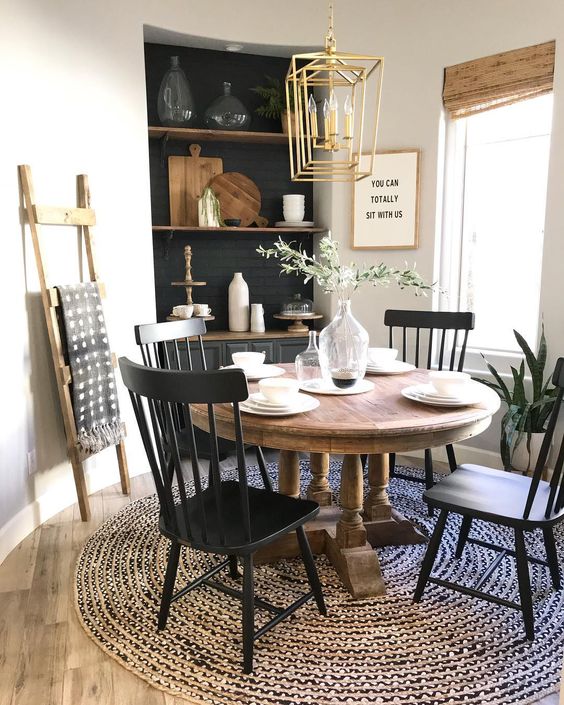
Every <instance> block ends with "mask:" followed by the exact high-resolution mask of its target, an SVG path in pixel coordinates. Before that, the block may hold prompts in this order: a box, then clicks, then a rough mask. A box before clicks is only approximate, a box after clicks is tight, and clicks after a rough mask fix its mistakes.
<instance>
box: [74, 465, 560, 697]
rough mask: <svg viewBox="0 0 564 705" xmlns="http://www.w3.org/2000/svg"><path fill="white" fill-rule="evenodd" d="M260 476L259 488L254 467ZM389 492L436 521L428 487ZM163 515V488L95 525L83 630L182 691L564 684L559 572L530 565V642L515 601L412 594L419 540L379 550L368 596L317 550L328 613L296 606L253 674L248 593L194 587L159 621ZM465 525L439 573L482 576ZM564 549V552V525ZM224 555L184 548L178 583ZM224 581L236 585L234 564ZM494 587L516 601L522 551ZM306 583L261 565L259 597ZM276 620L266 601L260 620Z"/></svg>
mask: <svg viewBox="0 0 564 705" xmlns="http://www.w3.org/2000/svg"><path fill="white" fill-rule="evenodd" d="M403 470H404V471H405V470H406V469H405V468H404V469H403ZM407 470H409V469H407ZM271 471H272V473H273V474H274V473H275V467H274V466H272V467H271ZM250 477H251V479H252V482H253V484H256V485H257V486H260V479H259V476H258V473H257V472H256V470H253V469H251V470H250ZM302 481H303V483H304V486H305V485H306V484H307V483H308V481H309V471H308V467H307V464H305V465H304V467H303V472H302ZM330 482H331V484H332V486H333V487H335V488H338V482H339V465H338V464H337V463H331V470H330ZM390 494H391V496H392V501H393V504H394V506H396V507H397V508H398V509H400V510H401V511H402V512H403V513H404V514H405V515H406V516H407V517H409V518H410V519H412V520H414V521H415V522H416V523H417V524H418V525H419V527H420V528H421V530H422V531H424V532H425V533H427V534H428V533H429V532H430V531H431V530H432V526H433V522H434V519H432V518H430V517H428V516H427V511H426V507H425V505H424V504H423V502H422V501H421V485H419V484H415V483H412V482H406V481H404V480H398V479H393V480H392V482H391V486H390ZM157 517H158V504H157V500H156V497H155V496H151V497H146V498H144V499H141V500H138V501H136V502H133V503H131V504H129V505H128V506H127V507H125V508H124V509H122V510H121V511H120V512H119V513H118V514H116V515H115V516H114V517H112V518H111V519H109V520H108V521H107V522H106V523H105V524H104V525H103V526H102V527H101V528H100V529H99V530H98V531H96V533H94V534H93V535H92V536H91V538H90V539H89V540H88V541H87V543H86V545H85V546H84V548H83V550H82V553H81V555H80V557H79V560H78V564H77V572H76V604H77V609H78V613H79V617H80V620H81V622H82V625H83V627H84V629H85V630H86V631H87V633H88V634H89V636H90V637H91V638H92V639H93V640H94V641H95V642H96V643H97V644H98V645H99V646H100V647H101V648H102V649H104V651H106V652H107V653H108V654H109V655H110V656H112V657H113V658H114V659H116V660H117V661H118V662H119V663H120V664H122V665H123V666H124V667H125V668H128V669H129V670H130V671H132V672H133V673H135V674H136V675H138V676H139V677H140V678H143V679H145V680H146V681H148V682H149V683H150V684H151V685H153V686H155V687H156V688H160V689H162V690H164V691H166V692H168V693H170V694H173V695H175V696H177V697H178V696H180V697H184V698H185V699H186V700H188V701H190V702H192V703H198V704H201V703H206V704H213V705H293V704H294V703H295V704H302V703H312V704H314V703H315V704H316V705H337V703H344V704H346V705H361V704H362V705H365V704H368V703H378V704H380V703H381V704H382V705H383V704H386V705H387V704H392V703H393V704H394V705H399V704H401V705H403V704H408V703H409V704H410V705H422V704H424V703H425V704H427V703H429V704H431V703H436V704H439V703H441V704H443V703H445V704H446V703H449V704H458V703H472V704H473V705H485V704H486V703H489V704H491V705H510V704H512V703H520V704H521V705H525V704H526V703H533V702H535V701H536V700H537V699H538V698H540V697H542V696H544V695H547V694H549V693H550V692H553V691H554V690H556V689H557V687H558V681H559V676H560V669H561V664H562V655H563V652H564V629H563V628H562V627H563V621H564V620H563V611H562V602H563V591H559V592H555V591H553V590H552V587H551V585H550V579H549V575H548V570H547V569H546V568H545V567H543V566H539V565H531V581H532V585H533V590H534V600H535V622H536V629H537V637H536V640H535V641H534V642H533V643H529V642H527V641H526V640H525V638H524V631H523V625H522V618H521V613H520V612H517V611H515V610H511V609H507V608H505V607H501V606H498V605H494V604H492V603H489V602H485V601H482V600H476V599H473V598H469V597H466V596H464V595H460V594H458V593H455V592H452V591H449V590H445V589H443V588H441V587H438V586H435V585H430V586H428V587H427V589H426V591H425V594H424V596H423V600H422V602H421V603H420V604H418V605H414V604H412V600H411V598H412V594H413V590H414V587H415V583H416V580H417V575H418V573H419V567H420V563H421V560H422V556H423V552H424V549H425V547H424V546H421V545H419V546H392V547H387V548H384V549H378V556H379V558H380V562H381V566H382V573H383V575H384V578H385V580H386V586H387V593H386V595H384V596H381V597H377V598H372V599H367V600H354V599H352V598H351V597H350V595H349V594H348V593H347V592H346V590H344V588H343V587H342V586H341V584H340V582H339V579H338V578H337V576H336V574H335V572H334V570H333V568H332V566H331V565H330V563H329V562H328V561H327V560H326V559H325V558H324V557H319V558H318V559H317V566H318V570H319V572H320V577H321V581H322V583H323V586H324V592H325V599H326V602H327V606H328V610H329V616H328V617H322V616H320V615H319V613H318V612H317V610H316V608H315V605H314V603H311V602H310V603H308V604H307V605H306V606H305V607H302V608H301V609H299V610H298V611H297V612H296V613H295V614H294V615H293V616H292V617H290V618H289V619H286V620H285V621H283V622H282V623H281V624H279V625H278V626H277V627H275V628H274V629H272V630H271V631H270V632H268V633H267V634H266V635H265V636H264V637H262V638H261V639H259V640H258V641H257V642H256V646H255V657H256V666H255V671H254V673H253V674H252V675H250V676H245V675H244V674H243V673H242V669H241V661H242V655H241V603H240V602H239V600H236V599H232V598H230V597H227V596H225V595H223V594H222V593H219V592H217V591H215V590H213V589H211V588H207V587H206V588H199V589H196V590H194V591H193V592H191V593H190V594H189V595H187V596H186V597H184V598H182V599H181V600H179V601H178V602H176V603H174V604H173V605H172V607H171V612H170V617H169V621H168V626H167V628H166V630H165V631H163V632H158V631H157V629H156V616H157V611H158V607H159V601H160V595H161V589H162V585H163V580H164V572H165V566H166V558H167V550H168V545H167V544H168V542H167V541H166V540H165V539H162V538H161V537H160V535H159V533H158V530H157ZM476 524H477V525H476V527H475V528H473V533H472V535H473V536H475V537H477V536H479V537H480V538H482V539H485V540H490V541H491V540H494V541H495V542H497V543H502V544H503V543H505V545H510V543H509V542H510V540H511V536H510V535H509V534H508V533H507V532H505V531H504V530H496V529H493V528H491V527H489V526H488V525H486V524H482V523H476ZM458 526H459V522H458V520H457V519H456V518H455V517H454V518H451V519H449V523H448V525H447V530H446V533H445V537H444V539H443V543H442V547H441V550H440V552H439V556H438V559H437V562H436V567H435V574H439V575H440V576H441V577H443V578H448V579H455V580H462V581H465V582H466V583H467V584H470V585H471V584H472V582H473V581H475V580H476V577H477V576H478V575H480V574H481V572H482V571H483V570H484V569H485V567H486V565H487V564H488V563H489V562H490V560H491V557H492V555H491V554H492V552H491V551H487V550H484V549H481V548H479V547H477V546H476V545H474V544H469V545H468V546H467V547H466V549H465V551H464V555H463V558H462V559H460V560H456V559H454V558H453V555H454V549H455V545H456V539H457V530H458ZM539 534H540V532H539ZM540 538H541V537H540V535H539V536H536V535H535V534H533V535H532V536H531V537H530V539H529V542H528V548H529V551H530V553H531V554H532V555H536V556H538V557H544V552H543V547H542V543H541V540H540ZM557 546H558V550H559V552H560V556H564V534H563V533H562V532H557ZM214 560H215V559H214V558H213V557H209V556H207V555H203V554H201V553H198V552H196V551H192V550H186V552H185V553H184V552H183V557H182V563H181V566H180V568H179V575H178V578H177V583H176V589H180V587H182V586H183V585H184V584H186V582H188V581H189V580H191V579H192V578H193V577H195V576H197V575H198V574H199V573H201V572H203V571H204V570H206V569H207V568H208V567H209V566H210V565H211V561H214ZM222 579H223V581H224V582H226V583H228V584H229V582H230V579H229V577H228V575H227V574H225V576H224V577H223V578H222ZM484 587H485V588H486V589H488V590H489V591H491V592H494V593H496V594H498V595H499V596H502V597H505V598H506V599H510V600H518V593H517V578H516V574H515V567H514V563H513V561H512V560H511V559H508V558H506V559H504V560H503V561H502V565H501V567H500V568H499V569H498V571H497V572H496V573H495V574H494V577H493V578H492V579H490V581H489V584H487V585H485V586H484ZM305 589H306V578H305V573H304V570H303V565H302V563H301V561H300V560H284V561H280V562H278V563H275V564H272V565H264V566H260V567H258V568H257V569H256V594H257V595H259V596H261V597H266V598H267V599H268V600H270V601H272V602H273V603H274V604H276V605H281V606H282V605H285V604H289V603H290V602H291V601H293V600H294V599H296V598H297V597H298V596H299V594H301V593H302V592H304V591H305ZM266 620H267V616H266V615H265V614H264V613H263V612H262V611H261V610H257V628H258V626H260V625H261V624H262V623H264V622H265V621H266Z"/></svg>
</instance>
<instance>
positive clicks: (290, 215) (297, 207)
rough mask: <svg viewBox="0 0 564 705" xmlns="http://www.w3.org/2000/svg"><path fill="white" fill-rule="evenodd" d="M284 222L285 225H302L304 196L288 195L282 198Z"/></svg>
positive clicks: (297, 194)
mask: <svg viewBox="0 0 564 705" xmlns="http://www.w3.org/2000/svg"><path fill="white" fill-rule="evenodd" d="M282 203H283V213H284V220H285V221H286V222H287V223H302V222H303V219H304V215H305V196H303V195H302V194H299V193H288V194H285V195H284V196H282Z"/></svg>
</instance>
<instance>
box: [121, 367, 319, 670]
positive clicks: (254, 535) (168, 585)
mask: <svg viewBox="0 0 564 705" xmlns="http://www.w3.org/2000/svg"><path fill="white" fill-rule="evenodd" d="M119 365H120V370H121V374H122V378H123V382H124V384H125V386H126V387H127V388H128V390H129V393H130V397H131V401H132V404H133V409H134V411H135V416H136V418H137V422H138V424H139V430H140V432H141V437H142V439H143V444H144V447H145V451H146V453H147V458H148V460H149V464H150V467H151V471H152V473H153V478H154V481H155V486H156V489H157V494H158V497H159V503H160V520H159V528H160V531H161V533H162V534H163V535H164V536H166V537H167V538H168V539H169V540H170V551H169V558H168V565H167V570H166V575H165V580H164V588H163V594H162V599H161V606H160V612H159V618H158V628H159V629H161V630H162V629H164V628H165V627H166V622H167V619H168V614H169V610H170V605H171V603H172V602H174V601H176V600H178V599H179V598H180V597H182V596H184V595H186V594H187V593H188V592H190V591H191V590H193V589H195V588H197V587H199V586H201V585H206V586H208V587H212V588H216V589H218V590H220V591H222V592H223V593H225V594H227V595H231V596H234V597H238V598H241V599H242V601H243V665H244V671H245V673H251V672H252V670H253V644H254V640H255V639H257V638H259V637H260V636H262V635H263V634H265V633H266V632H267V631H268V630H269V629H271V628H272V627H274V626H275V625H276V624H278V623H279V622H280V621H281V620H282V619H284V618H285V617H287V616H288V615H290V614H292V613H293V612H294V611H295V610H297V609H298V608H299V607H300V606H301V605H303V604H304V603H306V602H307V601H308V600H310V599H311V598H314V599H315V601H316V603H317V607H318V609H319V611H320V612H321V614H324V615H325V614H326V613H327V612H326V608H325V603H324V600H323V593H322V589H321V584H320V582H319V578H318V575H317V570H316V568H315V563H314V560H313V556H312V554H311V549H310V546H309V542H308V539H307V536H306V533H305V531H304V528H303V525H304V524H305V523H306V522H307V521H309V520H311V519H313V517H315V516H316V514H317V513H318V512H319V505H318V504H317V502H313V501H309V500H302V499H294V498H292V497H287V496H285V495H281V494H278V493H277V492H273V491H271V490H268V489H261V488H255V487H252V486H249V485H248V484H247V468H246V465H245V454H244V448H243V434H242V428H241V416H240V412H239V402H241V401H243V400H244V399H247V397H248V388H247V380H246V378H245V375H244V373H243V371H242V370H237V369H233V370H213V371H208V372H186V371H183V370H161V369H154V368H151V367H144V366H142V365H137V364H135V363H133V362H131V361H130V360H127V359H126V358H124V357H122V358H120V360H119ZM228 403H232V404H233V414H234V418H235V432H236V448H237V476H238V480H236V481H235V480H223V479H222V477H221V475H220V472H219V458H218V453H217V435H216V431H215V429H216V421H215V412H214V405H215V404H228ZM192 404H205V405H207V410H208V420H209V427H210V450H211V472H210V478H209V482H208V483H207V486H204V484H205V480H204V479H202V478H201V477H200V474H199V466H198V454H197V449H196V443H195V439H194V433H193V430H194V427H193V425H192V421H191V405H192ZM178 405H181V406H182V407H183V408H184V409H185V410H186V419H187V421H188V439H189V443H190V457H191V461H192V474H193V487H194V492H193V494H191V493H188V492H187V488H186V484H185V482H186V479H185V477H184V475H183V466H182V464H181V461H180V456H179V449H178V444H177V440H176V429H175V424H174V414H175V409H176V407H177V406H178ZM174 478H176V486H175V485H174ZM290 531H295V532H296V534H297V539H298V542H299V545H300V549H301V553H302V558H303V562H304V565H305V569H306V573H307V577H308V580H309V584H310V588H311V590H310V591H309V592H308V593H306V594H304V595H302V596H301V597H300V598H299V599H298V600H296V601H295V602H293V603H292V604H291V605H290V606H289V607H286V608H284V609H283V608H280V607H276V606H274V605H271V604H270V603H268V602H265V601H264V600H261V599H259V598H258V597H257V598H256V597H255V596H254V580H253V554H254V552H255V551H257V550H258V549H259V548H262V547H263V546H266V545H268V544H270V543H272V542H273V541H276V540H277V539H279V538H280V537H282V536H284V535H285V534H287V533H289V532H290ZM183 545H184V546H191V547H192V548H194V549H197V550H199V551H205V552H207V553H213V554H219V555H222V556H227V558H225V560H222V561H220V562H219V563H217V564H216V565H215V566H214V567H213V568H212V569H211V570H209V571H207V572H206V573H205V574H204V575H201V576H199V577H198V578H196V579H195V580H193V581H192V582H191V583H189V584H188V585H186V586H185V587H184V588H182V589H181V590H180V591H179V592H177V593H176V594H174V584H175V579H176V572H177V568H178V560H179V555H180V548H181V546H183ZM238 557H240V558H242V562H243V566H244V570H243V590H242V591H240V590H237V589H234V588H233V587H230V586H228V585H223V584H222V583H220V582H217V581H216V580H214V579H213V578H214V576H215V575H216V574H217V573H219V572H220V571H221V570H223V569H224V568H229V570H230V573H231V576H232V577H233V578H235V577H238V576H239V573H238V569H237V558H238ZM255 606H256V607H258V608H261V609H264V610H267V611H269V612H270V613H272V614H273V615H274V616H273V617H272V619H270V621H269V622H267V623H266V624H265V625H264V626H262V627H261V628H260V629H258V630H257V631H256V632H255V628H254V609H255Z"/></svg>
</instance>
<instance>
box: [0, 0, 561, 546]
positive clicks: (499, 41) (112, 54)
mask: <svg viewBox="0 0 564 705" xmlns="http://www.w3.org/2000/svg"><path fill="white" fill-rule="evenodd" d="M348 9H349V8H348V3H345V2H344V0H340V2H338V4H337V8H336V29H337V41H338V45H339V47H340V48H342V49H343V50H347V49H348V50H351V49H355V50H356V49H358V50H363V51H367V52H374V53H378V54H383V55H384V56H385V57H386V75H385V78H384V93H383V100H382V121H381V131H380V143H379V146H380V148H381V149H392V148H398V147H408V146H417V147H420V148H421V149H422V155H423V156H422V173H421V177H422V179H421V181H422V193H421V228H420V232H421V247H420V249H419V250H418V251H417V252H414V253H413V254H414V257H416V259H417V264H418V267H419V269H420V270H421V272H422V274H423V275H425V276H426V277H427V278H429V279H431V278H433V276H434V262H435V254H436V252H435V240H436V229H437V228H436V223H437V219H436V212H435V211H436V208H435V203H436V195H437V194H436V182H437V169H438V165H437V154H438V147H439V121H440V113H441V97H440V96H441V86H442V75H443V68H444V66H447V65H449V64H453V63H457V62H460V61H464V60H466V59H471V58H474V57H477V56H482V55H486V54H491V53H494V52H497V51H503V50H506V49H512V48H515V47H519V46H526V45H529V44H534V43H537V42H542V41H546V40H548V39H553V38H556V40H557V66H556V76H555V93H556V100H555V119H554V138H553V146H552V160H551V174H550V181H549V184H550V186H549V194H548V212H547V229H546V245H545V262H546V265H545V275H546V276H545V284H544V288H543V293H542V308H543V311H544V315H545V321H546V327H547V334H548V336H549V340H550V343H551V347H552V351H553V352H555V351H557V350H564V330H563V328H562V323H561V320H560V317H559V313H558V298H559V292H558V284H559V277H558V269H557V268H558V265H559V262H560V259H561V258H560V256H559V255H561V246H560V225H561V224H562V223H564V212H563V210H564V199H562V197H561V195H560V193H559V189H560V188H561V184H562V183H564V178H563V177H564V148H563V144H562V141H563V139H564V130H563V124H564V90H563V85H562V84H563V81H564V71H563V70H562V62H563V61H564V59H563V58H562V54H561V53H560V52H559V46H560V43H561V42H562V41H564V21H563V20H564V7H563V6H562V5H561V3H559V2H558V1H557V0H538V1H537V2H536V3H535V4H534V5H533V4H531V3H530V2H528V1H527V0H475V1H474V2H466V3H460V2H457V3H453V2H452V0H420V1H419V2H417V3H415V2H413V1H412V0H410V1H408V0H379V1H378V2H374V1H373V0H358V1H357V2H356V3H355V5H354V11H351V12H349V11H348ZM1 13H2V16H1V20H2V21H1V22H0V85H1V86H2V89H3V98H4V100H3V109H2V111H1V117H0V128H1V129H0V135H1V137H0V139H1V140H2V143H1V152H0V153H1V155H2V158H1V159H0V218H1V230H2V258H1V260H0V288H1V295H2V310H3V324H4V327H3V330H4V331H5V335H4V339H3V341H2V342H3V344H2V345H1V346H0V365H1V368H0V369H2V386H1V387H0V389H1V390H2V392H3V394H2V397H1V400H0V404H1V406H0V408H1V410H2V413H1V426H0V428H1V431H0V483H1V484H0V487H1V488H2V490H1V492H0V560H2V558H3V557H4V555H5V554H6V553H7V551H8V550H9V549H10V548H11V547H12V546H13V545H15V543H17V541H18V540H20V539H21V538H22V537H23V535H25V533H27V531H29V530H30V529H31V528H32V527H33V525H34V524H35V523H36V522H38V521H41V520H44V519H45V518H46V517H47V516H48V515H49V514H52V513H54V512H55V511H58V510H59V509H60V508H62V507H63V506H65V505H66V504H68V503H70V502H72V501H74V491H73V484H72V479H71V474H70V469H69V466H68V463H67V462H66V459H65V450H64V441H63V433H62V426H61V423H60V420H59V409H58V400H57V397H56V390H55V388H54V384H53V379H52V373H51V369H50V365H49V358H48V354H49V353H48V348H47V344H46V335H45V331H44V324H43V321H42V312H41V309H40V307H39V302H38V300H37V294H36V292H37V284H36V279H35V273H34V263H33V260H32V259H31V258H30V250H29V240H28V239H27V238H24V237H23V236H22V228H21V224H20V219H19V213H18V204H19V192H18V182H17V171H16V167H17V165H18V164H20V163H29V164H31V165H32V167H33V171H34V177H35V182H36V191H37V195H38V200H40V201H43V202H45V203H55V204H66V203H72V202H73V200H74V180H73V179H74V175H75V174H77V173H80V172H86V173H88V174H89V176H90V183H91V189H92V194H93V205H94V206H95V208H96V210H97V217H98V226H97V228H96V232H97V243H98V262H99V266H100V270H101V272H102V276H103V279H104V281H105V282H106V284H107V289H108V300H107V305H106V316H107V319H108V327H109V330H110V337H111V342H112V347H113V348H114V350H116V351H117V352H118V353H119V354H128V355H131V356H135V355H136V350H135V345H134V341H133V337H132V326H133V324H134V323H136V322H141V321H150V320H153V319H154V293H153V264H152V246H151V231H150V222H151V220H150V211H149V172H148V158H147V132H146V106H145V88H144V65H143V25H144V24H147V25H152V26H156V27H162V28H164V29H168V30H171V31H176V32H180V33H185V34H192V35H199V36H202V37H211V38H214V39H221V40H226V41H229V40H230V41H237V42H242V43H248V42H253V43H256V42H257V41H260V42H262V43H264V44H270V45H288V44H290V45H295V46H300V45H301V46H311V45H316V44H318V43H320V42H321V41H322V38H323V34H324V31H325V21H326V4H325V1H324V0H315V1H313V0H311V1H310V2H307V3H304V2H302V1H298V0H287V1H286V2H285V3H277V2H273V1H272V0H267V1H264V2H257V1H256V0H239V1H238V2H237V3H236V4H234V3H233V2H232V1H231V0H215V2H214V3H213V4H209V3H203V2H194V1H193V0H182V1H180V0H168V1H165V0H145V1H143V0H113V1H112V2H109V1H108V0H81V1H79V2H77V0H2V3H1ZM439 168H440V165H439ZM349 195H350V188H349V187H346V186H342V185H335V186H334V187H330V188H328V189H327V193H323V194H317V198H318V200H320V201H321V205H320V209H319V214H320V215H321V217H322V218H323V220H325V224H326V225H329V226H330V227H331V228H332V231H333V235H334V237H336V238H338V239H339V240H341V241H342V242H343V249H344V251H345V252H346V253H347V254H351V255H352V252H351V253H348V242H349V236H350V233H349V222H350V221H349V215H350V211H349V203H350V198H349ZM321 199H322V200H321ZM58 241H59V240H58ZM67 241H68V245H69V250H70V246H71V242H72V238H68V237H67ZM64 251H65V252H67V251H68V250H67V249H66V248H65V249H64ZM362 255H363V253H358V252H357V253H355V255H354V256H355V258H356V259H359V258H361V257H362ZM404 258H405V254H404V253H386V254H384V255H383V256H382V259H384V260H385V261H386V262H390V263H392V262H393V263H401V262H403V259H404ZM52 259H53V262H54V264H53V266H55V267H57V268H58V267H59V265H61V262H62V255H61V249H58V250H56V251H54V252H53V258H52ZM364 259H365V260H366V261H367V262H373V261H377V260H378V259H380V257H379V255H378V253H373V252H366V256H365V257H364ZM500 266H501V265H500ZM326 303H327V302H326ZM412 305H423V306H428V305H430V301H429V300H427V301H423V300H419V301H415V300H414V299H412V297H411V296H410V294H409V293H406V292H399V291H397V290H391V289H390V290H387V291H382V290H370V291H368V290H365V291H364V292H362V293H360V294H359V295H358V298H357V301H356V302H355V310H356V312H357V313H358V315H359V318H360V319H361V320H362V321H363V323H365V325H366V326H367V327H368V329H369V331H370V333H371V336H372V339H373V341H375V342H378V341H381V342H383V340H384V339H383V330H382V325H381V322H382V315H383V311H384V309H385V308H386V307H388V306H397V307H410V306H412ZM121 402H122V410H123V415H124V417H125V419H126V421H127V422H128V426H129V433H130V436H129V439H128V443H127V449H128V455H129V459H130V469H131V472H132V473H133V474H135V473H137V472H142V471H144V470H145V469H146V466H145V462H144V460H143V457H142V454H141V449H140V444H139V440H138V437H137V434H136V432H135V429H134V422H133V419H132V415H131V413H130V410H129V403H128V399H127V398H126V396H125V395H124V394H122V397H121ZM33 449H36V451H37V465H38V470H37V473H36V474H34V475H33V476H31V477H30V476H28V468H27V454H28V452H29V451H32V450H33ZM89 469H90V473H89V482H90V484H91V485H92V487H99V486H102V485H104V484H107V483H108V482H111V481H115V480H116V479H117V470H116V465H115V460H114V454H113V453H112V451H105V452H104V453H103V454H101V455H99V456H97V458H96V459H95V461H93V462H92V463H91V464H90V468H89Z"/></svg>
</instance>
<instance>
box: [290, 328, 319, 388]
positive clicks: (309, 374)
mask: <svg viewBox="0 0 564 705" xmlns="http://www.w3.org/2000/svg"><path fill="white" fill-rule="evenodd" d="M295 365H296V377H297V378H298V381H300V382H307V381H308V380H310V379H321V367H320V366H319V348H318V347H317V333H316V332H315V331H314V330H310V332H309V344H308V346H307V348H306V350H304V351H303V352H301V353H300V354H299V355H296V360H295Z"/></svg>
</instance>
